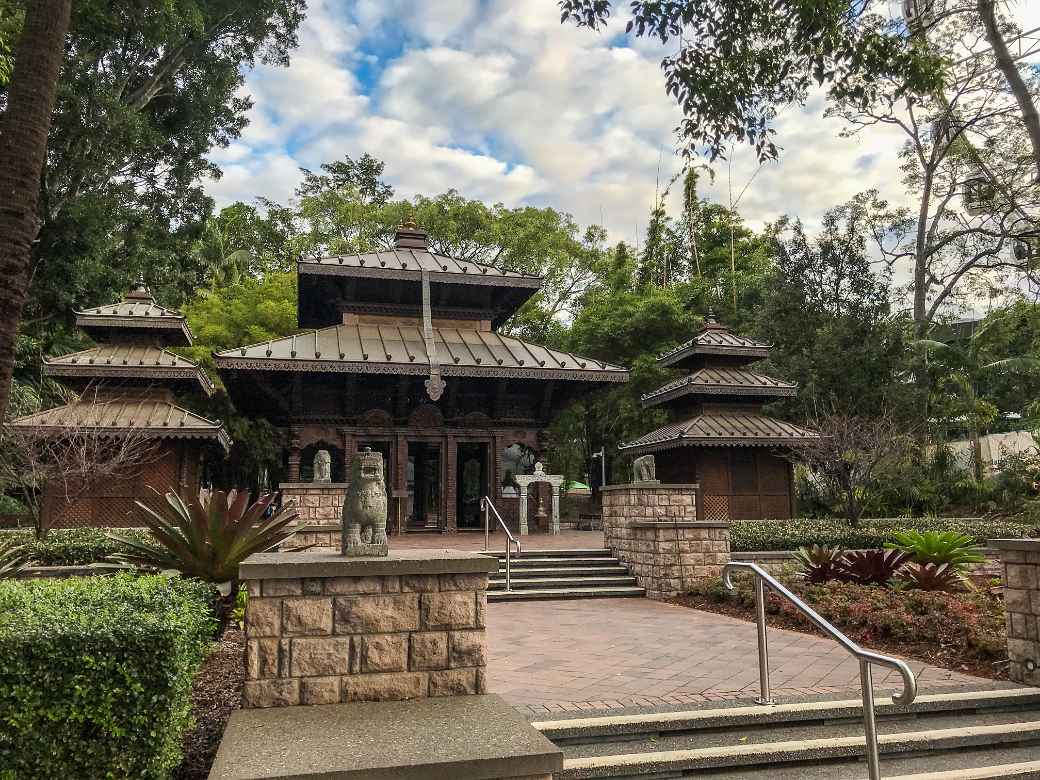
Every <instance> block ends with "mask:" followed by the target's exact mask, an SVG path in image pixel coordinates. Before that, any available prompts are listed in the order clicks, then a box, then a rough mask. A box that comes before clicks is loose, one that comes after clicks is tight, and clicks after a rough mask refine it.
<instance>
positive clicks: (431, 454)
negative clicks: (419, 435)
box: [406, 441, 442, 531]
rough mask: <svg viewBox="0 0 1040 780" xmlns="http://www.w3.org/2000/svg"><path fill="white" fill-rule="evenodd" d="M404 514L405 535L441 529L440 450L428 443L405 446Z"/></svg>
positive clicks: (409, 443)
mask: <svg viewBox="0 0 1040 780" xmlns="http://www.w3.org/2000/svg"><path fill="white" fill-rule="evenodd" d="M406 476H407V480H406V487H407V492H408V498H407V506H406V514H407V517H408V528H407V530H409V531H439V530H440V528H441V481H442V478H441V447H440V444H433V443H430V442H417V441H410V442H408V466H407V475H406Z"/></svg>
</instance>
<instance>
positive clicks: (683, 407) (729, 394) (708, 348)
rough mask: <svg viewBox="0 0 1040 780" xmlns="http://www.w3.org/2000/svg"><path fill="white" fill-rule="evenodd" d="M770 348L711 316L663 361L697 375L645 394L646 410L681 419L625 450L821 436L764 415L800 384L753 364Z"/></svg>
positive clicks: (781, 442) (747, 444) (775, 442)
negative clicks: (670, 412) (663, 408)
mask: <svg viewBox="0 0 1040 780" xmlns="http://www.w3.org/2000/svg"><path fill="white" fill-rule="evenodd" d="M769 351H770V345H769V344H766V343H764V342H761V341H755V340H754V339H750V338H747V337H744V336H739V335H737V334H734V333H733V332H732V331H730V330H729V329H728V328H726V327H725V326H724V325H721V324H720V323H718V322H716V321H715V320H714V318H712V317H709V318H708V321H707V322H706V323H705V325H704V327H703V328H702V329H701V331H700V332H699V333H698V334H697V335H696V336H694V337H693V338H692V339H690V340H689V341H687V342H686V343H684V344H682V345H680V346H678V347H676V348H675V349H673V350H671V351H670V352H668V353H666V354H664V355H661V356H660V357H659V358H658V359H657V362H658V363H659V364H660V365H662V366H667V367H672V368H679V367H682V368H686V369H689V370H690V371H691V373H689V374H686V375H685V376H682V377H679V378H677V379H675V380H673V381H671V382H668V383H667V384H665V385H662V386H661V387H659V388H657V389H656V390H654V391H653V392H650V393H647V394H645V395H644V396H643V397H642V402H643V407H644V408H648V407H651V406H656V405H659V404H666V405H669V406H671V407H673V408H674V409H676V410H677V411H679V412H681V414H680V415H679V417H680V419H678V420H676V421H675V422H671V423H669V424H668V425H664V426H662V427H660V428H658V429H657V430H654V431H651V432H650V433H647V434H645V435H643V436H641V437H639V438H638V439H636V440H634V441H631V442H627V443H625V444H622V445H621V447H620V449H622V450H625V451H628V452H632V453H637V454H638V453H646V452H655V451H657V450H664V449H670V448H673V447H682V446H701V447H734V446H737V447H755V446H757V447H764V446H783V445H785V444H791V443H794V442H797V441H801V440H804V439H807V438H812V437H814V436H816V434H815V433H814V432H813V431H810V430H808V429H806V428H802V427H800V426H798V425H794V424H792V423H788V422H784V421H783V420H777V419H774V418H772V417H769V416H767V415H765V414H763V413H762V406H763V405H764V404H765V403H768V402H769V401H771V400H773V399H776V398H783V397H789V396H793V395H795V394H796V392H797V388H798V386H797V385H796V384H794V383H792V382H787V381H785V380H783V379H777V378H776V377H772V376H768V375H766V374H761V373H758V372H755V371H752V370H750V369H748V368H747V366H748V365H749V364H751V363H754V362H756V361H757V360H760V359H762V358H766V357H768V356H769Z"/></svg>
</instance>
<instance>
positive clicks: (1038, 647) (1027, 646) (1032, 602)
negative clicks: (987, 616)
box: [989, 539, 1040, 686]
mask: <svg viewBox="0 0 1040 780" xmlns="http://www.w3.org/2000/svg"><path fill="white" fill-rule="evenodd" d="M989 545H990V547H993V548H995V549H996V550H997V552H998V553H999V555H1000V559H1001V563H1002V564H1003V567H1004V605H1005V606H1006V608H1007V629H1008V657H1009V658H1010V660H1011V666H1010V669H1009V670H1008V676H1009V677H1010V678H1011V679H1012V680H1014V681H1015V682H1020V683H1025V684H1027V685H1037V686H1040V539H991V540H990V542H989Z"/></svg>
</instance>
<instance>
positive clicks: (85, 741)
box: [0, 574, 216, 780]
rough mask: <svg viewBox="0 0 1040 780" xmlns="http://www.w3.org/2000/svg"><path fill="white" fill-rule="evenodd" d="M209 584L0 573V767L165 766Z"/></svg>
mask: <svg viewBox="0 0 1040 780" xmlns="http://www.w3.org/2000/svg"><path fill="white" fill-rule="evenodd" d="M215 596H216V591H215V589H214V588H213V587H212V586H210V585H207V584H205V583H202V582H199V581H197V580H184V579H169V578H167V577H163V576H158V575H153V576H147V577H140V576H135V575H132V574H120V575H116V576H112V577H74V578H69V579H63V580H5V581H0V779H2V780H15V778H19V779H20V778H29V777H40V778H52V777H53V778H59V777H61V778H65V777H90V778H146V779H149V780H160V779H165V778H168V777H169V774H170V772H171V771H172V770H173V769H174V768H175V767H176V766H177V764H178V763H179V761H180V759H181V751H182V745H183V739H184V734H185V732H186V731H187V729H188V727H189V726H190V721H191V686H192V680H193V678H194V676H195V673H196V672H197V670H198V667H199V665H200V664H201V662H202V660H203V658H204V656H205V653H206V651H207V648H208V646H209V644H210V642H211V639H212V635H213V631H214V628H215V623H214V620H213V618H212V610H211V605H212V603H213V601H214V598H215Z"/></svg>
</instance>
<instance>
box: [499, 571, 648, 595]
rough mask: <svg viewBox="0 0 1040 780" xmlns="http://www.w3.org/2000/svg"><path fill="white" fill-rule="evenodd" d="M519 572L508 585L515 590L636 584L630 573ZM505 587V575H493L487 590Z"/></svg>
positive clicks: (610, 586) (629, 585)
mask: <svg viewBox="0 0 1040 780" xmlns="http://www.w3.org/2000/svg"><path fill="white" fill-rule="evenodd" d="M518 574H520V572H513V577H512V579H511V581H510V585H511V587H512V588H513V589H515V590H531V589H540V590H545V589H554V588H564V589H571V588H604V587H607V588H613V587H621V586H625V587H634V586H635V585H636V578H635V577H633V576H631V575H621V576H615V577H534V578H529V577H527V574H526V572H524V576H522V577H520V576H517V575H518ZM505 588H506V578H505V575H502V576H500V577H493V578H492V579H490V580H489V581H488V592H489V593H490V592H492V591H504V590H505Z"/></svg>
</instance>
